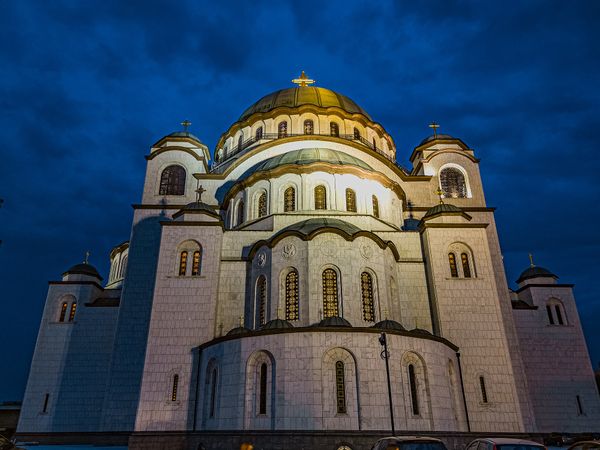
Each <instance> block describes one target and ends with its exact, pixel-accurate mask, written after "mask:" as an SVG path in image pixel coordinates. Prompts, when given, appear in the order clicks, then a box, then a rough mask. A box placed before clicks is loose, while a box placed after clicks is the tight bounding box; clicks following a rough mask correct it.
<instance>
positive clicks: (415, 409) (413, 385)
mask: <svg viewBox="0 0 600 450" xmlns="http://www.w3.org/2000/svg"><path fill="white" fill-rule="evenodd" d="M408 383H409V384H410V401H411V405H412V413H413V414H414V415H415V416H417V415H419V397H418V395H417V379H416V377H415V366H413V365H412V364H409V366H408Z"/></svg>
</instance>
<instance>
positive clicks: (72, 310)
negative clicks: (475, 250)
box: [69, 302, 77, 322]
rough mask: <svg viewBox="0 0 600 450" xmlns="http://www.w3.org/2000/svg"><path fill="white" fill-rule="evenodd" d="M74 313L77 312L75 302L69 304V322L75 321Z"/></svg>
mask: <svg viewBox="0 0 600 450" xmlns="http://www.w3.org/2000/svg"><path fill="white" fill-rule="evenodd" d="M75 311H77V302H73V303H71V310H70V311H69V322H73V320H75Z"/></svg>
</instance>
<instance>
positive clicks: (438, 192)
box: [435, 188, 444, 205]
mask: <svg viewBox="0 0 600 450" xmlns="http://www.w3.org/2000/svg"><path fill="white" fill-rule="evenodd" d="M435 193H436V194H437V196H438V197H439V198H440V205H442V204H443V203H444V191H442V190H441V189H440V188H438V189H437V191H435Z"/></svg>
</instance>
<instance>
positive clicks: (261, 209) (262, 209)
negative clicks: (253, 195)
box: [258, 192, 267, 217]
mask: <svg viewBox="0 0 600 450" xmlns="http://www.w3.org/2000/svg"><path fill="white" fill-rule="evenodd" d="M266 215H267V193H266V192H263V193H262V194H260V195H259V196H258V217H264V216H266Z"/></svg>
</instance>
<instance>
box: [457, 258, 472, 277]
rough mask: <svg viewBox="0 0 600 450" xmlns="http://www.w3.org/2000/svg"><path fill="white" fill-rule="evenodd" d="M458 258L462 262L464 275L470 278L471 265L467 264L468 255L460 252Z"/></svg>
mask: <svg viewBox="0 0 600 450" xmlns="http://www.w3.org/2000/svg"><path fill="white" fill-rule="evenodd" d="M460 260H461V262H462V268H463V275H464V277H465V278H471V266H469V255H467V254H466V253H462V254H461V255H460Z"/></svg>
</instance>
